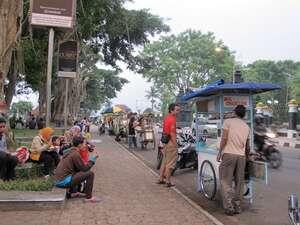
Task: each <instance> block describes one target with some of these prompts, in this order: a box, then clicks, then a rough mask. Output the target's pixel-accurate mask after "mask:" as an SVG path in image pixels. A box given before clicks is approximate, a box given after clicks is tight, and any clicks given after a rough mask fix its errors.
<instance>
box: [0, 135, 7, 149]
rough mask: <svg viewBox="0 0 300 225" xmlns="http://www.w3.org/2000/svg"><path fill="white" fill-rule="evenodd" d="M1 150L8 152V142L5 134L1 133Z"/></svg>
mask: <svg viewBox="0 0 300 225" xmlns="http://www.w3.org/2000/svg"><path fill="white" fill-rule="evenodd" d="M0 151H3V152H6V151H7V143H6V138H5V135H4V134H2V135H0Z"/></svg>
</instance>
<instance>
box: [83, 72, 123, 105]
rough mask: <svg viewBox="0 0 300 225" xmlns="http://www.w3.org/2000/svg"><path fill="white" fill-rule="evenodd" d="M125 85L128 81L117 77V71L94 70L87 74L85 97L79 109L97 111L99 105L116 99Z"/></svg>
mask: <svg viewBox="0 0 300 225" xmlns="http://www.w3.org/2000/svg"><path fill="white" fill-rule="evenodd" d="M126 83H128V81H127V80H126V79H125V78H121V77H119V76H118V72H117V71H113V70H103V69H94V70H93V71H91V72H90V73H89V74H88V82H87V86H86V90H87V97H86V100H85V101H84V102H83V103H82V105H81V107H82V108H87V109H89V110H98V109H99V108H100V106H101V104H103V103H104V102H106V101H108V100H109V99H112V98H114V97H116V96H117V91H120V90H121V89H122V87H123V85H124V84H126Z"/></svg>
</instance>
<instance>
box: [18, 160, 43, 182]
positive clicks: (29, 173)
mask: <svg viewBox="0 0 300 225" xmlns="http://www.w3.org/2000/svg"><path fill="white" fill-rule="evenodd" d="M42 166H43V165H42V164H37V163H25V164H24V165H20V166H17V167H16V169H15V171H16V178H17V179H32V178H37V177H41V176H42V175H43V174H42Z"/></svg>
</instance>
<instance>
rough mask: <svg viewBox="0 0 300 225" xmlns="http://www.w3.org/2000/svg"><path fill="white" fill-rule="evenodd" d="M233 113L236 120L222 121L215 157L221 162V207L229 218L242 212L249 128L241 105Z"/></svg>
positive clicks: (244, 110) (244, 109) (248, 149)
mask: <svg viewBox="0 0 300 225" xmlns="http://www.w3.org/2000/svg"><path fill="white" fill-rule="evenodd" d="M234 112H235V114H236V118H230V119H226V120H225V121H224V126H223V133H222V137H221V143H220V150H219V154H218V156H217V161H221V164H220V166H219V175H220V183H221V194H222V200H223V207H224V210H225V214H227V215H229V216H232V215H234V214H239V213H241V212H242V209H241V200H242V197H243V185H244V175H245V165H246V156H247V155H248V153H249V151H250V148H249V141H248V138H249V135H250V128H249V126H248V125H247V123H246V122H245V121H244V120H243V118H244V117H245V114H246V108H245V107H244V106H243V105H238V106H236V108H235V109H234ZM233 181H234V182H233ZM233 183H234V189H233Z"/></svg>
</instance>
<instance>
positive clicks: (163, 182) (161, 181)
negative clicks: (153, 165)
mask: <svg viewBox="0 0 300 225" xmlns="http://www.w3.org/2000/svg"><path fill="white" fill-rule="evenodd" d="M156 183H157V184H165V183H166V181H164V180H158V181H157V182H156Z"/></svg>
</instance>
